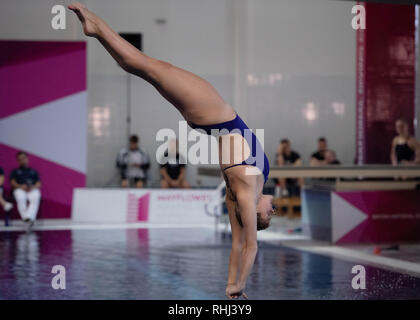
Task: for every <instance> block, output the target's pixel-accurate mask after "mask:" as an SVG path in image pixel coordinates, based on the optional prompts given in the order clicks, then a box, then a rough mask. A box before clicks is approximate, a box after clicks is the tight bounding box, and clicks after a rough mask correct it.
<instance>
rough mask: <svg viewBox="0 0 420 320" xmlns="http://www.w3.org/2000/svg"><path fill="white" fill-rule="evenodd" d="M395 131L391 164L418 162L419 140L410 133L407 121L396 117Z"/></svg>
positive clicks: (419, 158) (419, 159)
mask: <svg viewBox="0 0 420 320" xmlns="http://www.w3.org/2000/svg"><path fill="white" fill-rule="evenodd" d="M395 131H396V132H397V136H396V137H394V139H393V140H392V148H391V162H392V164H393V165H397V164H406V165H410V164H411V165H414V164H420V142H419V141H417V139H416V138H415V137H413V136H412V135H410V130H409V127H408V123H407V121H406V120H404V119H398V120H397V121H396V122H395Z"/></svg>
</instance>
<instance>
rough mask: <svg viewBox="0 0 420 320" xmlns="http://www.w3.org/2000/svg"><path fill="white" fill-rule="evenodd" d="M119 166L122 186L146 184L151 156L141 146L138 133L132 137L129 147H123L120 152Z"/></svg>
mask: <svg viewBox="0 0 420 320" xmlns="http://www.w3.org/2000/svg"><path fill="white" fill-rule="evenodd" d="M117 168H118V169H119V170H120V175H121V187H123V188H127V187H130V186H132V185H134V186H135V187H136V188H143V187H144V186H145V184H146V176H147V175H146V173H147V170H148V169H149V168H150V161H149V156H148V155H147V154H146V153H145V152H144V151H143V150H142V149H141V148H140V147H139V138H138V137H137V136H136V135H132V136H131V137H130V140H129V148H128V149H127V148H122V149H121V150H120V152H119V153H118V156H117Z"/></svg>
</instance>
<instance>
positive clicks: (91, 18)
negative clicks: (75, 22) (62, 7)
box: [68, 2, 103, 38]
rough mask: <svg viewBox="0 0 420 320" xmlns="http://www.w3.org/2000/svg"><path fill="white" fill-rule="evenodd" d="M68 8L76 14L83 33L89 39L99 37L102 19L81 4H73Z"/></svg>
mask: <svg viewBox="0 0 420 320" xmlns="http://www.w3.org/2000/svg"><path fill="white" fill-rule="evenodd" d="M68 8H69V9H70V10H72V11H73V12H74V13H76V15H77V17H78V18H79V20H80V22H81V23H82V26H83V32H84V33H85V35H87V36H88V37H95V38H96V37H98V35H99V31H100V25H101V23H103V21H102V19H101V18H99V17H98V16H97V15H95V14H94V13H93V12H91V11H89V10H88V9H87V8H86V6H85V5H83V4H81V3H79V2H73V3H71V4H70V5H69V6H68Z"/></svg>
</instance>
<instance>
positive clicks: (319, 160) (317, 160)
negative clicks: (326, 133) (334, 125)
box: [309, 137, 334, 167]
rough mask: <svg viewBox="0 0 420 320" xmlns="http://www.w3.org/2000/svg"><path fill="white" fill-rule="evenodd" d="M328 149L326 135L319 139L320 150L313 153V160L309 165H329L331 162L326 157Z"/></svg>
mask: <svg viewBox="0 0 420 320" xmlns="http://www.w3.org/2000/svg"><path fill="white" fill-rule="evenodd" d="M327 151H328V143H327V139H326V138H324V137H320V138H319V139H318V150H317V151H315V152H314V153H312V155H311V160H310V161H309V165H310V166H313V167H319V166H325V165H328V164H329V163H328V162H327V160H326V159H325V157H326V153H327ZM330 151H332V150H330ZM332 152H334V151H332Z"/></svg>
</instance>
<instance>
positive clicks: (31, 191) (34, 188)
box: [10, 151, 41, 226]
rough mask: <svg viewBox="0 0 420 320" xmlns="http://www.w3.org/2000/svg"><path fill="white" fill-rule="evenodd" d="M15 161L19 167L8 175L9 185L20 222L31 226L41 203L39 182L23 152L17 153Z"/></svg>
mask: <svg viewBox="0 0 420 320" xmlns="http://www.w3.org/2000/svg"><path fill="white" fill-rule="evenodd" d="M16 159H17V162H18V164H19V167H18V168H16V169H15V170H13V171H12V173H11V174H10V183H11V185H12V188H13V195H14V197H15V199H16V202H17V208H18V211H19V214H20V216H21V217H22V220H23V221H25V222H26V223H29V226H32V225H33V223H34V221H35V219H36V215H37V213H38V209H39V203H40V201H41V191H40V187H41V180H40V178H39V174H38V172H37V171H36V170H35V169H32V168H30V167H29V159H28V156H27V154H26V153H25V152H23V151H19V152H18V153H17V155H16ZM28 202H29V205H28Z"/></svg>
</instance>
